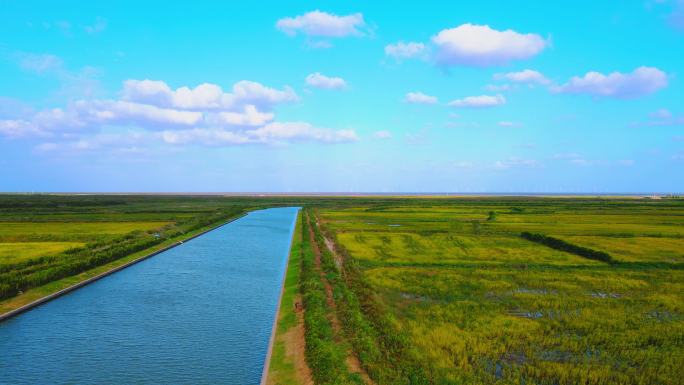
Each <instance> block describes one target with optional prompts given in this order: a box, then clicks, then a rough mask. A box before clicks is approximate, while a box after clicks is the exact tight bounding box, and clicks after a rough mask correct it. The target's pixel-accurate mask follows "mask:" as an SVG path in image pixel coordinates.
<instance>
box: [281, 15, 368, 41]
mask: <svg viewBox="0 0 684 385" xmlns="http://www.w3.org/2000/svg"><path fill="white" fill-rule="evenodd" d="M364 25H365V22H364V20H363V15H362V14H360V13H354V14H351V15H346V16H337V15H334V14H331V13H327V12H322V11H319V10H315V11H312V12H307V13H305V14H303V15H299V16H295V17H286V18H283V19H280V20H278V21H277V22H276V28H278V29H279V30H281V31H283V32H285V33H286V34H288V35H291V36H294V35H296V34H297V33H302V34H305V35H307V36H313V37H336V38H339V37H345V36H360V35H363V32H362V30H361V28H362V27H363V26H364Z"/></svg>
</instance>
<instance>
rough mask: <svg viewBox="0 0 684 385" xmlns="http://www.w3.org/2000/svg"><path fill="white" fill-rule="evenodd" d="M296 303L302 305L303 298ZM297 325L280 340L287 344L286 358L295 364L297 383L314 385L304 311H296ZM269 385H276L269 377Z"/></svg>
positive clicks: (297, 298) (297, 297) (299, 297)
mask: <svg viewBox="0 0 684 385" xmlns="http://www.w3.org/2000/svg"><path fill="white" fill-rule="evenodd" d="M295 303H302V296H301V295H299V294H298V295H297V296H296V297H295ZM296 316H297V324H296V325H295V326H293V327H291V328H290V329H288V330H287V332H285V333H283V334H282V335H281V336H280V338H281V340H282V341H283V342H284V343H285V356H286V357H289V358H290V360H291V361H292V362H293V363H294V366H295V374H296V378H297V383H298V384H301V385H314V381H313V377H312V376H311V369H309V365H307V363H306V353H305V349H306V340H305V337H304V332H305V331H304V310H303V309H302V310H298V311H296ZM268 380H269V381H268V384H269V385H276V383H275V382H274V381H275V380H273V379H272V377H270V376H269V378H268Z"/></svg>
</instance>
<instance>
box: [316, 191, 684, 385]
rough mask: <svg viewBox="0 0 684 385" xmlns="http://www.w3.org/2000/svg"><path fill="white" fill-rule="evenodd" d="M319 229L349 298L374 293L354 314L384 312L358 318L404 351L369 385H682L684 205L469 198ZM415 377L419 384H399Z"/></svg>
mask: <svg viewBox="0 0 684 385" xmlns="http://www.w3.org/2000/svg"><path fill="white" fill-rule="evenodd" d="M490 212H494V214H490ZM319 217H320V219H321V221H322V223H323V225H324V228H325V229H326V230H327V231H328V233H329V234H330V235H331V237H334V238H336V240H337V243H338V246H340V248H341V249H343V250H344V251H345V252H346V255H347V258H348V259H351V262H350V268H351V269H352V270H353V269H357V270H358V276H359V277H360V279H361V282H360V283H359V282H356V283H355V282H351V281H350V282H349V287H350V288H352V289H356V291H357V292H358V293H359V294H360V297H361V298H363V296H364V294H363V292H364V286H365V285H367V287H368V288H370V292H371V293H372V294H371V295H367V297H369V298H367V299H366V302H365V303H363V300H362V308H363V307H364V306H365V307H366V308H372V306H371V305H372V304H373V303H374V301H375V302H376V304H375V305H374V306H375V308H376V309H380V310H381V312H378V311H377V310H373V311H365V312H364V313H365V316H366V317H367V318H368V320H369V321H370V322H371V323H372V324H374V325H375V328H376V329H377V332H378V333H380V334H381V335H380V337H382V333H384V334H396V335H397V336H398V337H396V339H397V340H398V341H399V342H398V344H399V345H402V346H401V348H396V351H397V352H403V353H402V354H401V355H399V354H395V355H394V356H389V357H385V358H384V361H380V362H385V365H384V366H385V368H384V370H383V369H382V368H381V369H379V370H370V371H369V372H370V373H371V375H372V376H373V377H374V379H376V381H378V383H387V384H390V383H422V382H425V383H433V384H480V383H497V384H520V383H525V384H616V383H622V384H648V383H650V384H678V383H681V382H680V381H681V367H682V364H684V270H683V269H682V268H683V267H684V226H683V224H684V205H683V204H682V202H681V201H679V202H674V201H669V202H653V201H644V200H587V199H527V200H525V199H520V198H518V199H480V200H478V199H470V200H468V199H464V200H452V201H436V202H434V203H433V204H429V205H427V204H425V202H399V203H398V204H396V205H391V204H386V203H385V204H383V205H372V204H370V205H365V206H362V207H354V208H340V209H334V208H321V209H320V210H319ZM523 231H533V232H535V233H541V234H545V235H549V236H554V237H556V238H560V239H562V240H565V241H566V242H570V243H573V244H577V245H579V246H583V247H588V248H592V249H595V250H599V251H605V252H607V253H609V254H610V255H611V256H612V258H613V260H614V261H615V263H612V264H608V263H605V262H600V261H595V260H590V259H587V258H584V257H582V256H579V255H575V254H571V253H568V252H565V251H560V250H556V249H552V248H550V247H547V246H545V245H541V244H538V243H533V242H531V241H528V240H526V239H523V238H521V237H520V233H521V232H523ZM371 297H372V298H371ZM388 325H390V326H389V327H388ZM359 338H361V336H360V337H359ZM378 343H379V344H384V342H382V341H381V342H378ZM358 346H361V345H358ZM363 349H365V351H372V350H373V348H372V347H365V348H363ZM360 356H361V357H364V355H363V354H361V355H360ZM376 362H377V360H375V361H374V360H368V362H365V364H366V365H368V366H369V368H370V369H372V366H373V365H374V364H375V363H376ZM402 363H405V365H404V364H402ZM413 364H415V365H417V366H418V367H419V368H420V370H421V372H422V374H421V376H417V377H415V378H417V380H414V381H409V382H407V381H404V380H402V377H405V376H404V374H405V371H402V369H401V368H402V366H406V367H408V366H410V365H413ZM393 376H394V377H393Z"/></svg>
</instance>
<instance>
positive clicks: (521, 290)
mask: <svg viewBox="0 0 684 385" xmlns="http://www.w3.org/2000/svg"><path fill="white" fill-rule="evenodd" d="M510 293H511V294H537V295H546V294H552V295H555V294H558V292H556V291H555V290H547V289H527V288H524V287H521V288H519V289H515V290H513V291H511V292H510Z"/></svg>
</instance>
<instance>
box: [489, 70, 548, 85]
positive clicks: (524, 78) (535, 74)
mask: <svg viewBox="0 0 684 385" xmlns="http://www.w3.org/2000/svg"><path fill="white" fill-rule="evenodd" d="M494 79H499V80H508V81H511V82H513V83H522V84H541V85H548V84H550V83H551V81H550V80H549V79H547V78H546V77H545V76H544V75H543V74H542V73H541V72H539V71H534V70H530V69H526V70H522V71H519V72H508V73H502V74H496V75H494Z"/></svg>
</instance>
